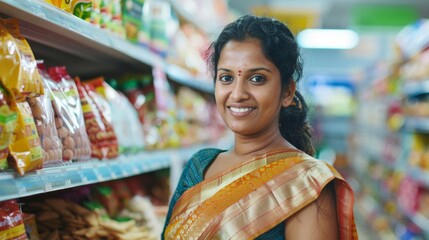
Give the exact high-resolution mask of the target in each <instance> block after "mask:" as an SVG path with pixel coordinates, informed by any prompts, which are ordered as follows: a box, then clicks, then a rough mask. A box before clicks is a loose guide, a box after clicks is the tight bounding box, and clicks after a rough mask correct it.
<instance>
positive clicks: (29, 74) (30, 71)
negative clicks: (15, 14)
mask: <svg viewBox="0 0 429 240" xmlns="http://www.w3.org/2000/svg"><path fill="white" fill-rule="evenodd" d="M0 20H1V21H0V80H1V81H2V83H3V85H4V86H5V87H6V88H7V89H8V90H9V91H11V92H12V94H13V95H14V96H15V97H16V98H17V99H19V100H23V99H25V96H28V95H41V94H43V93H44V91H43V84H42V79H41V77H40V74H39V72H38V70H37V63H36V60H35V58H34V55H33V52H32V50H31V48H30V45H28V42H27V40H25V38H24V37H23V36H22V35H21V34H20V33H19V25H18V20H17V19H0Z"/></svg>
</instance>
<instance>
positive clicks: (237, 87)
mask: <svg viewBox="0 0 429 240" xmlns="http://www.w3.org/2000/svg"><path fill="white" fill-rule="evenodd" d="M231 98H232V99H233V100H234V101H240V100H245V99H248V98H249V93H248V92H247V87H246V84H245V83H243V82H242V81H236V82H235V84H234V88H233V89H232V93H231Z"/></svg>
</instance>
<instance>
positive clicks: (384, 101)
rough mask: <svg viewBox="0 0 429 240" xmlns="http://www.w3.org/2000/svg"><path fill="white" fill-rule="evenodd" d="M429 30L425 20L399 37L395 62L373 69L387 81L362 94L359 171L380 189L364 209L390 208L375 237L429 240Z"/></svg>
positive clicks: (356, 162) (363, 200) (366, 195)
mask: <svg viewBox="0 0 429 240" xmlns="http://www.w3.org/2000/svg"><path fill="white" fill-rule="evenodd" d="M427 26H428V24H427V21H426V20H420V21H418V22H416V23H414V24H411V25H409V26H407V27H405V28H404V29H403V30H402V31H400V32H399V34H398V36H397V37H396V42H395V46H396V51H397V52H395V59H392V60H391V62H390V63H388V64H382V65H378V66H377V67H376V68H374V69H372V71H374V72H376V74H374V75H376V76H382V77H378V78H376V79H369V83H368V82H366V83H365V85H366V86H364V87H363V88H362V90H361V91H360V93H359V98H360V99H359V107H358V114H357V116H358V118H357V119H356V122H357V126H359V127H360V128H365V129H366V130H367V131H362V132H359V133H356V136H357V141H356V142H358V143H360V144H358V146H356V151H357V154H356V158H355V159H354V160H353V162H354V166H355V169H356V171H357V172H359V174H358V175H359V179H360V181H363V183H362V184H363V185H365V186H369V185H373V186H375V187H374V188H375V189H373V190H371V191H368V192H365V191H364V190H363V189H362V192H360V194H361V197H360V200H359V201H361V203H360V204H362V205H363V206H362V207H364V208H365V207H367V208H368V207H369V201H368V200H367V199H368V198H371V199H374V200H373V201H374V202H375V203H374V204H376V205H380V206H385V208H384V209H383V211H382V213H377V214H376V215H377V216H380V218H381V219H384V220H383V221H384V223H385V224H384V226H381V225H376V224H373V227H374V231H375V232H380V233H381V232H383V233H386V232H390V236H398V232H401V231H403V232H404V233H403V235H402V236H401V237H403V239H427V238H428V237H429V228H428V226H429V225H428V223H429V218H428V215H427V211H428V209H429V208H428V205H427V192H428V189H429V181H428V177H427V176H428V174H429V171H428V167H429V160H428V149H429V141H428V139H429V135H428V133H429V128H428V126H429V125H428V124H427V122H428V121H429V119H428V116H429V113H428V112H427V108H428V107H427V99H428V96H429V91H428V88H427V87H425V86H426V83H427V80H428V79H429V74H428V73H427V71H425V70H424V69H426V68H427V46H428V44H429V37H428V36H429V35H428V33H427V31H426V30H427ZM368 85H370V86H371V87H369V88H368ZM369 89H371V90H369ZM368 130H369V131H368ZM364 179H365V180H364ZM373 215H374V214H372V213H369V215H367V216H365V218H367V219H368V220H369V219H373V218H374V217H373ZM380 236H382V235H380ZM401 239H402V238H401Z"/></svg>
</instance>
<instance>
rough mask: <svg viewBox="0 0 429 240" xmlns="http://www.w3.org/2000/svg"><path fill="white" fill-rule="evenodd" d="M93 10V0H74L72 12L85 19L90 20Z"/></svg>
mask: <svg viewBox="0 0 429 240" xmlns="http://www.w3.org/2000/svg"><path fill="white" fill-rule="evenodd" d="M91 12H92V0H72V1H71V13H73V15H75V16H76V17H78V18H81V19H83V20H85V21H90V18H91Z"/></svg>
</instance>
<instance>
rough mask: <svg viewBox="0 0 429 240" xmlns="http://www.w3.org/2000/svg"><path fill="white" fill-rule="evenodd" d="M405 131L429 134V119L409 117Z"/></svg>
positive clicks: (406, 120)
mask: <svg viewBox="0 0 429 240" xmlns="http://www.w3.org/2000/svg"><path fill="white" fill-rule="evenodd" d="M404 129H405V130H406V131H412V132H427V133H429V117H407V118H406V119H405V125H404Z"/></svg>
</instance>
